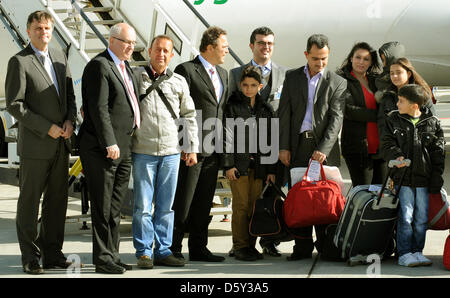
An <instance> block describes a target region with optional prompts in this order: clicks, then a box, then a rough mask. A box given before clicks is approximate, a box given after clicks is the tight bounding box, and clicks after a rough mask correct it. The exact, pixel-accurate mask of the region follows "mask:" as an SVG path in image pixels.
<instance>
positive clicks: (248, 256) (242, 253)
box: [234, 247, 258, 261]
mask: <svg viewBox="0 0 450 298" xmlns="http://www.w3.org/2000/svg"><path fill="white" fill-rule="evenodd" d="M234 258H235V259H236V260H241V261H256V260H257V259H258V258H257V256H256V254H254V253H253V252H252V250H251V249H250V248H249V247H244V248H239V249H235V250H234Z"/></svg>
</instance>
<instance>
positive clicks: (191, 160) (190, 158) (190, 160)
mask: <svg viewBox="0 0 450 298" xmlns="http://www.w3.org/2000/svg"><path fill="white" fill-rule="evenodd" d="M184 160H185V161H186V166H188V167H192V166H193V165H196V164H197V153H185V159H184Z"/></svg>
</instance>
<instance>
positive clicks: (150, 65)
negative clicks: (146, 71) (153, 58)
mask: <svg viewBox="0 0 450 298" xmlns="http://www.w3.org/2000/svg"><path fill="white" fill-rule="evenodd" d="M148 66H149V67H150V70H151V71H152V74H153V77H155V76H162V75H166V74H167V67H166V68H165V69H164V71H163V72H162V74H158V73H156V71H155V70H154V69H153V67H152V64H151V63H148Z"/></svg>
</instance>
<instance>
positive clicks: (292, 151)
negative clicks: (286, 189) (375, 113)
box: [278, 34, 347, 260]
mask: <svg viewBox="0 0 450 298" xmlns="http://www.w3.org/2000/svg"><path fill="white" fill-rule="evenodd" d="M329 52H330V49H329V47H328V38H327V37H326V36H324V35H322V34H314V35H312V36H311V37H309V39H308V42H307V50H306V51H305V56H306V59H307V61H308V63H307V65H306V66H304V67H300V68H298V69H293V70H290V71H288V72H287V73H286V79H285V81H284V84H283V91H282V93H281V99H280V107H279V110H278V115H279V117H280V154H279V158H280V160H281V162H282V163H283V164H284V165H286V166H287V167H292V168H294V167H307V166H308V163H309V159H310V158H312V159H314V160H317V161H318V162H320V163H323V162H326V163H327V164H329V165H334V164H336V163H337V162H338V160H339V158H340V156H339V154H337V156H332V155H333V154H332V152H333V150H332V149H333V147H334V148H337V146H336V145H337V139H338V135H339V131H340V129H341V126H342V121H343V116H344V107H345V101H344V98H343V93H344V91H345V89H346V88H347V82H346V81H345V80H344V79H343V78H341V77H340V76H338V75H336V74H335V73H334V72H330V71H328V70H327V69H326V66H327V63H328V55H329ZM315 230H316V237H317V240H318V243H317V244H318V250H320V240H321V239H322V235H323V232H324V227H323V226H315ZM296 234H297V235H298V236H300V237H301V238H296V240H295V246H294V252H293V253H292V255H291V256H290V257H288V260H299V259H302V258H310V257H311V253H312V251H313V249H314V244H313V240H312V226H309V227H304V228H299V229H297V231H296Z"/></svg>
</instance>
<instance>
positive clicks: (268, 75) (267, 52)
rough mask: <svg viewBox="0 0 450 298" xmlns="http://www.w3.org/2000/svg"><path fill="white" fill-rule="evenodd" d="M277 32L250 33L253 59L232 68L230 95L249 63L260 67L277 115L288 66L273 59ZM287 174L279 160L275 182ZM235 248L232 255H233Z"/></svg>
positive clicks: (265, 94)
mask: <svg viewBox="0 0 450 298" xmlns="http://www.w3.org/2000/svg"><path fill="white" fill-rule="evenodd" d="M274 40H275V34H274V33H273V31H272V30H271V29H270V28H268V27H259V28H256V29H255V30H253V32H252V34H251V35H250V45H249V46H250V49H251V50H252V53H253V59H252V60H251V61H250V62H249V63H247V64H245V65H243V66H240V67H236V68H233V69H232V70H230V87H229V90H230V95H231V94H232V92H235V91H237V90H239V89H240V87H239V83H240V81H241V75H242V71H243V70H244V68H246V67H247V66H249V65H253V66H256V67H258V68H259V69H260V70H261V73H262V76H263V87H262V89H261V91H260V95H261V98H262V99H263V100H265V101H266V102H267V103H269V104H270V105H271V106H272V108H273V110H274V112H275V115H274V117H277V110H278V105H279V103H280V96H281V89H282V88H283V81H284V76H285V74H286V68H285V67H284V66H281V65H278V64H277V63H275V62H273V61H272V60H271V58H272V54H273V49H274V46H275V41H274ZM286 175H287V170H286V167H285V166H284V165H283V164H281V163H280V162H278V164H277V173H276V179H275V183H276V184H277V185H279V186H283V185H284V184H286V181H285V177H286ZM259 244H260V245H261V247H262V249H263V253H264V254H267V255H270V256H275V257H279V256H281V254H280V252H279V251H278V250H277V248H276V243H274V242H273V241H269V240H267V239H265V238H264V237H263V238H261V239H260V240H259ZM233 253H234V252H233V249H232V250H231V251H230V256H233Z"/></svg>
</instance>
